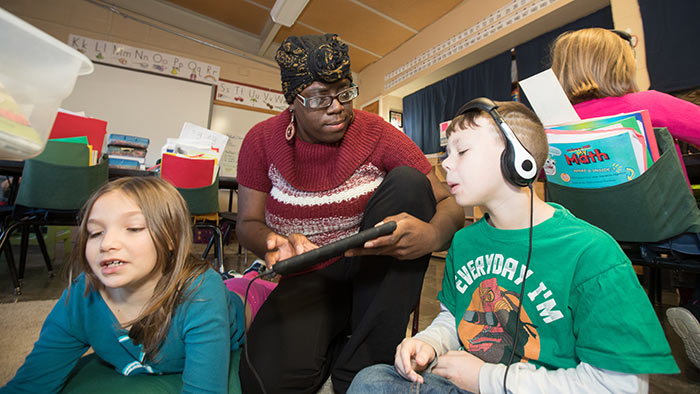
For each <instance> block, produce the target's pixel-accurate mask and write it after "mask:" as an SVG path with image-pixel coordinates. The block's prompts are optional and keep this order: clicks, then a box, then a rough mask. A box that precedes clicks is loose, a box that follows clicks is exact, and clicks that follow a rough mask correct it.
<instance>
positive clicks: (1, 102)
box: [0, 8, 94, 159]
mask: <svg viewBox="0 0 700 394" xmlns="http://www.w3.org/2000/svg"><path fill="white" fill-rule="evenodd" d="M93 70H94V66H93V64H92V62H91V61H90V59H88V58H87V57H86V56H85V55H83V54H82V53H80V52H78V51H77V50H75V49H73V48H71V47H69V46H68V45H66V44H64V43H62V42H60V41H58V40H57V39H55V38H53V37H52V36H50V35H48V34H46V33H44V32H43V31H41V30H39V29H37V28H36V27H34V26H32V25H30V24H28V23H27V22H24V21H23V20H21V19H19V18H17V17H16V16H14V15H12V14H10V13H9V12H7V11H5V10H4V9H2V8H0V159H26V158H30V157H33V156H36V155H38V154H39V153H40V152H41V151H42V150H43V149H44V145H45V144H46V140H47V139H48V137H49V133H50V132H51V127H52V126H53V122H54V120H55V119H56V111H57V110H58V107H59V106H60V105H61V102H62V101H63V99H65V98H66V97H68V95H70V94H71V92H72V91H73V87H74V86H75V81H76V79H77V77H78V75H86V74H90V73H91V72H92V71H93ZM8 97H10V98H9V99H8ZM12 99H14V102H16V104H17V105H16V106H14V105H12V104H13V103H12ZM17 107H19V109H18V110H17ZM15 110H17V112H20V113H19V114H17V113H14V112H15ZM23 117H24V118H26V120H28V121H29V123H30V124H31V128H29V127H27V125H26V122H25V121H24V119H23ZM32 128H33V129H34V130H35V133H32V131H31V129H32Z"/></svg>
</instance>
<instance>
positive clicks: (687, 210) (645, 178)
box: [547, 128, 700, 242]
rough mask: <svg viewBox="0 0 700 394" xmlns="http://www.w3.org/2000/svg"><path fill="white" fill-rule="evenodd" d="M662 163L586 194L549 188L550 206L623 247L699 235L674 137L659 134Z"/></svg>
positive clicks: (662, 131) (697, 216) (697, 218)
mask: <svg viewBox="0 0 700 394" xmlns="http://www.w3.org/2000/svg"><path fill="white" fill-rule="evenodd" d="M654 133H655V135H656V140H657V143H658V145H659V153H660V157H659V159H658V160H657V161H656V162H655V163H654V164H653V165H652V166H651V167H649V168H648V169H647V170H646V171H645V172H644V173H643V174H642V175H640V176H639V177H637V178H635V179H633V180H631V181H629V182H625V183H622V184H619V185H615V186H609V187H603V188H597V189H582V188H572V187H567V186H562V185H557V184H554V183H551V182H548V183H547V187H548V192H549V200H550V201H552V202H556V203H559V204H561V205H563V206H564V207H566V208H567V209H568V210H569V211H571V212H572V213H573V214H574V215H575V216H576V217H578V218H581V219H583V220H585V221H587V222H589V223H591V224H593V225H595V226H597V227H600V228H602V229H603V230H605V231H606V232H608V233H609V234H610V235H612V237H613V238H615V240H617V241H621V242H658V241H663V240H666V239H669V238H672V237H675V236H677V235H679V234H682V233H700V210H698V206H697V202H696V201H695V197H694V196H693V194H692V192H691V190H690V188H689V187H688V183H687V182H686V180H685V177H684V176H683V170H682V168H681V162H680V160H679V158H678V154H677V153H676V149H675V144H674V142H673V138H672V137H671V134H669V132H668V130H667V129H666V128H655V129H654Z"/></svg>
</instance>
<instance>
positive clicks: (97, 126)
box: [49, 111, 107, 157]
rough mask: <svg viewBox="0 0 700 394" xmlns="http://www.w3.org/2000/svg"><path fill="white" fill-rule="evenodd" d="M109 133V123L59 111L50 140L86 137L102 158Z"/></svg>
mask: <svg viewBox="0 0 700 394" xmlns="http://www.w3.org/2000/svg"><path fill="white" fill-rule="evenodd" d="M106 133H107V122H105V121H104V120H100V119H94V118H87V117H84V116H78V115H72V114H68V113H65V112H61V111H59V112H58V113H57V114H56V121H55V122H54V123H53V128H52V129H51V134H49V139H50V140H51V139H54V138H67V137H80V136H83V135H84V136H86V137H87V139H88V144H90V145H92V147H93V149H95V150H97V157H101V156H102V144H103V143H104V139H105V134H106Z"/></svg>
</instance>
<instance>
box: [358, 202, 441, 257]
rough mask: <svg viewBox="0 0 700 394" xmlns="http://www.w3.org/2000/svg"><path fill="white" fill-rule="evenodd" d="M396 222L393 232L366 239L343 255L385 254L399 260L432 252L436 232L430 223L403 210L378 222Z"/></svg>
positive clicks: (436, 236) (437, 246) (434, 246)
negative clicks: (362, 243) (361, 244)
mask: <svg viewBox="0 0 700 394" xmlns="http://www.w3.org/2000/svg"><path fill="white" fill-rule="evenodd" d="M389 221H395V222H396V230H394V232H393V233H391V234H387V235H384V236H382V237H379V238H375V239H373V240H371V241H367V242H365V244H364V247H362V248H354V249H350V250H348V251H346V252H345V256H348V257H350V256H364V255H387V256H392V257H395V258H397V259H399V260H413V259H417V258H418V257H421V256H425V255H426V254H428V253H431V252H434V251H435V250H437V248H439V247H440V246H439V245H437V238H438V234H437V231H436V229H435V228H434V227H433V225H431V224H430V223H426V222H424V221H422V220H420V219H418V218H416V217H414V216H412V215H409V214H407V213H405V212H403V213H400V214H398V215H393V216H387V217H386V218H384V220H382V221H381V222H380V223H377V224H381V223H386V222H389Z"/></svg>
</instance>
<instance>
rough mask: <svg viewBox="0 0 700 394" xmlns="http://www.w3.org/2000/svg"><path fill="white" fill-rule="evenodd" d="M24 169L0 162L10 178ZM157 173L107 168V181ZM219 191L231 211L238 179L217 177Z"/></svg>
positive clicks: (13, 189) (21, 163)
mask: <svg viewBox="0 0 700 394" xmlns="http://www.w3.org/2000/svg"><path fill="white" fill-rule="evenodd" d="M23 168H24V161H17V160H0V175H7V176H11V177H18V176H21V175H22V169H23ZM157 174H158V173H157V172H153V171H146V170H132V169H127V168H112V167H110V168H109V179H116V178H122V177H126V176H154V175H157ZM219 189H226V190H228V191H229V197H228V210H229V212H230V211H231V209H232V207H233V193H234V192H235V191H236V190H238V179H236V177H233V176H220V177H219ZM16 193H17V190H16V182H13V184H12V186H11V189H10V193H9V194H10V196H11V198H10V201H14V196H15V195H16Z"/></svg>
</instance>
